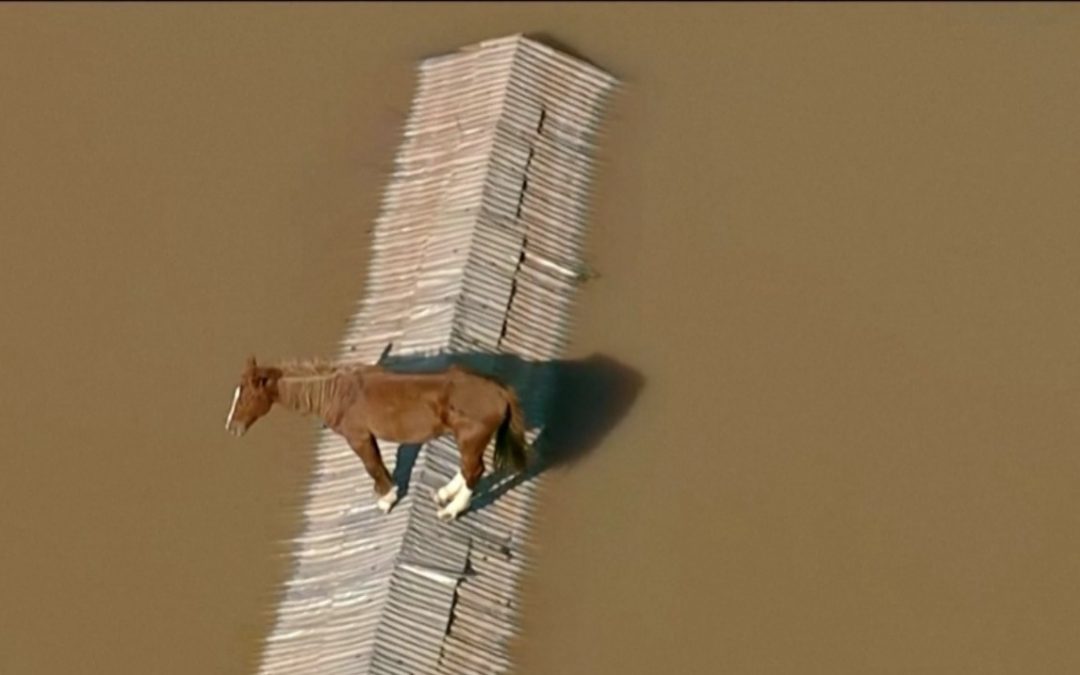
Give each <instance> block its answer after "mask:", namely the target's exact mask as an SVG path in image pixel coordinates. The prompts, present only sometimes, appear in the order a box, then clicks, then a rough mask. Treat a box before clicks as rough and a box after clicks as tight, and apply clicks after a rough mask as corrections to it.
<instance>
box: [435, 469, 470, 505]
mask: <svg viewBox="0 0 1080 675" xmlns="http://www.w3.org/2000/svg"><path fill="white" fill-rule="evenodd" d="M464 486H465V476H462V475H461V472H460V471H458V472H457V473H456V474H454V477H453V478H451V479H450V480H449V482H447V483H446V485H444V486H442V487H441V488H439V491H438V492H437V493H436V497H437V501H438V502H439V505H440V506H441V505H443V504H445V503H446V502H448V501H450V500H451V499H453V498H454V496H455V495H456V494H457V493H458V491H459V490H461V488H462V487H464Z"/></svg>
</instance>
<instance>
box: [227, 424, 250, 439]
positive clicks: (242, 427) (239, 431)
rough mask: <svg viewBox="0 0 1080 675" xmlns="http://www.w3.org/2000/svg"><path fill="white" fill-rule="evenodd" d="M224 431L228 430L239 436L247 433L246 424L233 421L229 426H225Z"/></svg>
mask: <svg viewBox="0 0 1080 675" xmlns="http://www.w3.org/2000/svg"><path fill="white" fill-rule="evenodd" d="M225 431H228V432H229V433H230V434H232V435H233V436H236V437H237V438H240V437H241V436H243V435H244V434H245V433H247V425H246V424H242V423H239V422H233V423H232V424H230V425H229V426H227V427H225Z"/></svg>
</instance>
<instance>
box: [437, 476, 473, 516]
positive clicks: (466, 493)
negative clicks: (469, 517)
mask: <svg viewBox="0 0 1080 675" xmlns="http://www.w3.org/2000/svg"><path fill="white" fill-rule="evenodd" d="M470 499H472V490H470V489H469V488H468V487H467V486H465V485H462V486H461V489H460V490H458V493H457V494H456V495H454V501H452V502H450V503H449V504H448V505H447V506H446V508H444V509H443V510H441V511H439V513H438V516H439V520H453V519H454V518H457V517H458V516H459V515H460V514H461V512H462V511H464V510H465V509H467V508H469V500H470Z"/></svg>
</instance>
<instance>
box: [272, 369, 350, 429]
mask: <svg viewBox="0 0 1080 675" xmlns="http://www.w3.org/2000/svg"><path fill="white" fill-rule="evenodd" d="M336 379H337V373H336V372H331V373H320V374H290V373H288V372H286V373H285V374H283V375H282V376H281V378H280V379H278V403H280V404H281V405H283V406H285V407H286V408H288V409H290V410H293V411H295V412H298V413H300V414H301V415H318V416H319V417H321V418H323V420H324V421H327V422H329V421H330V420H329V415H330V412H331V408H332V407H333V406H334V404H335V402H336V397H335V387H334V382H335V381H336Z"/></svg>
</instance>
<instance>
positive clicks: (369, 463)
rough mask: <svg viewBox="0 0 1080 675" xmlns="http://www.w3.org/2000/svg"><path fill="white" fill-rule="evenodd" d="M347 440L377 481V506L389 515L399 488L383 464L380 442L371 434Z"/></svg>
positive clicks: (372, 477)
mask: <svg viewBox="0 0 1080 675" xmlns="http://www.w3.org/2000/svg"><path fill="white" fill-rule="evenodd" d="M347 440H348V441H349V447H351V448H352V449H353V452H355V453H356V456H357V457H359V458H360V461H361V462H363V463H364V468H365V469H367V472H368V475H369V476H371V479H372V480H373V481H375V492H377V493H378V495H379V501H378V502H376V506H378V507H379V510H380V511H382V512H383V513H389V511H390V508H391V507H392V506H393V505H394V502H396V501H397V499H398V490H397V486H396V485H394V481H393V480H391V478H390V472H389V471H387V470H386V465H385V464H383V460H382V454H381V453H380V452H379V444H378V442H377V441H376V440H375V437H374V436H373V435H372V434H371V433H370V432H365V433H363V434H356V435H355V436H352V437H349V438H347Z"/></svg>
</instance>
